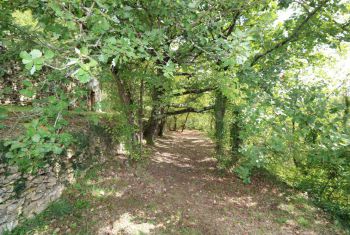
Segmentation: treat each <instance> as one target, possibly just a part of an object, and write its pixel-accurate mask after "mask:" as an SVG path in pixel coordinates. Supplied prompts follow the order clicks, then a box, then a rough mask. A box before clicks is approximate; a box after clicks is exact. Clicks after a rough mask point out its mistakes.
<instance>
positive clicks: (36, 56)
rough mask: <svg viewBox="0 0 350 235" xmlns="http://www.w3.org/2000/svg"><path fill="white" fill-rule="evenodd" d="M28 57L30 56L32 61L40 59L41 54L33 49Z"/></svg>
mask: <svg viewBox="0 0 350 235" xmlns="http://www.w3.org/2000/svg"><path fill="white" fill-rule="evenodd" d="M30 55H31V56H32V59H36V58H40V57H41V56H42V55H43V54H42V53H41V51H40V50H38V49H34V50H32V51H31V52H30Z"/></svg>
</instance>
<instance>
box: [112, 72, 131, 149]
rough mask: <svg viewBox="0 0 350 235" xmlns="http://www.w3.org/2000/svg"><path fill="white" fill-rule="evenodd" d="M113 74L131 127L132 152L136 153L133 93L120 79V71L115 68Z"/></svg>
mask: <svg viewBox="0 0 350 235" xmlns="http://www.w3.org/2000/svg"><path fill="white" fill-rule="evenodd" d="M111 72H112V75H113V78H114V80H115V81H116V84H117V90H118V95H119V99H120V102H121V103H122V105H123V112H124V114H125V116H126V119H127V123H128V125H129V127H130V135H129V139H130V147H131V151H134V150H135V146H136V143H137V137H136V132H135V116H134V112H133V110H132V106H133V104H134V101H133V98H132V95H131V91H130V89H129V87H128V86H127V84H126V82H125V81H124V80H123V79H122V78H121V77H119V74H118V70H117V69H116V68H115V67H114V68H112V70H111Z"/></svg>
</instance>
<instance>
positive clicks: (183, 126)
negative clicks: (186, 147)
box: [181, 113, 190, 132]
mask: <svg viewBox="0 0 350 235" xmlns="http://www.w3.org/2000/svg"><path fill="white" fill-rule="evenodd" d="M189 115H190V113H187V115H186V118H185V122H184V124H183V125H182V129H181V132H184V130H185V128H186V123H187V119H188V116H189Z"/></svg>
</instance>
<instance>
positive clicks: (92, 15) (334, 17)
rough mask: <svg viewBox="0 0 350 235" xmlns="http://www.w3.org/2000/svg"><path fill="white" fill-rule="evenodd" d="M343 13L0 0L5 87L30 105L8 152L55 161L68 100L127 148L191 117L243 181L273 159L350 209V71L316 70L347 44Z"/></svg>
mask: <svg viewBox="0 0 350 235" xmlns="http://www.w3.org/2000/svg"><path fill="white" fill-rule="evenodd" d="M349 12H350V3H349V1H344V0H343V1H340V0H332V1H331V0H310V1H288V0H265V1H253V0H244V1H243V0H237V1H228V0H222V1H212V0H204V1H195V0H183V1H170V0H159V1H149V0H128V1H123V0H84V1H83V0H69V1H68V0H63V1H51V0H49V1H36V0H31V1H22V0H15V1H6V0H3V1H1V3H0V18H1V21H0V36H1V38H0V52H1V56H0V66H1V67H0V77H1V83H0V87H1V92H0V98H1V101H2V102H3V103H10V104H25V105H31V107H33V111H32V113H31V115H33V117H34V120H33V121H31V122H30V123H29V124H28V127H27V129H26V133H25V134H24V135H23V136H21V137H20V138H15V139H9V140H6V141H5V143H4V146H5V148H4V149H6V152H7V153H6V154H4V156H3V158H4V159H5V160H6V161H9V162H11V163H13V164H17V165H18V166H19V167H20V168H21V169H23V171H29V172H35V171H36V170H37V169H38V168H39V167H40V166H43V165H44V164H46V163H48V162H51V161H52V160H53V159H52V158H50V157H48V156H56V155H59V154H61V153H62V152H63V151H64V149H65V147H66V146H68V145H69V143H71V141H72V138H71V136H69V135H68V134H67V133H66V132H65V127H66V126H67V124H68V122H67V121H65V118H66V116H67V115H68V114H69V112H68V110H73V111H71V112H82V111H83V112H84V111H87V110H90V111H97V112H98V111H103V112H108V113H110V114H111V115H110V116H109V119H110V122H112V123H113V124H114V125H113V126H110V127H108V130H109V132H110V133H111V135H113V136H114V137H115V138H116V139H118V140H119V141H122V142H124V143H125V144H126V146H127V148H128V150H129V153H130V157H131V159H140V158H141V157H142V144H141V143H142V138H145V140H146V141H147V143H148V144H153V142H154V139H155V137H157V136H162V135H163V131H164V129H165V128H168V129H170V130H183V129H184V128H185V127H186V125H187V126H188V127H191V128H197V129H201V130H206V131H208V132H209V135H210V136H211V137H212V138H213V139H214V141H215V143H216V157H217V159H218V167H219V168H224V169H229V170H232V171H235V172H236V173H237V174H238V175H239V176H240V177H241V178H242V179H243V180H244V181H245V182H247V183H249V182H250V175H251V172H252V170H253V169H255V168H265V169H268V170H269V171H271V172H272V173H273V174H276V175H278V176H279V177H281V179H283V180H284V181H286V182H287V183H288V184H290V185H292V186H294V187H298V188H301V189H302V190H304V191H306V192H308V193H309V195H310V196H311V197H313V198H315V199H316V201H317V202H319V203H320V205H322V206H323V207H324V208H326V209H328V210H331V211H332V212H334V213H335V214H338V215H339V216H340V217H341V218H342V219H343V220H344V221H349V220H350V204H349V203H350V198H349V195H350V152H349V151H350V130H349V121H348V118H349V115H350V114H349V106H350V101H349V89H350V88H349V85H350V84H349V83H346V79H349V75H343V76H344V77H345V79H344V81H341V82H338V83H337V84H336V87H335V88H334V84H332V85H330V83H328V82H327V81H334V80H335V79H337V78H332V77H327V74H326V72H324V73H322V72H318V71H317V70H318V69H317V68H321V67H322V66H325V65H327V64H330V63H333V62H332V59H331V58H329V57H328V56H326V55H325V53H322V52H327V50H331V51H333V52H334V51H335V52H337V53H340V52H341V51H347V50H348V47H349V44H348V42H349V39H350V38H349V36H350V34H349V32H350V29H349V23H350V21H349ZM312 68H313V70H312ZM310 70H312V71H311V72H310ZM308 71H309V73H311V74H313V76H308V75H307V73H308ZM305 77H309V79H308V81H307V80H305V79H303V78H305ZM316 78H320V79H318V80H317V79H316ZM332 79H333V80H332ZM313 80H315V81H316V80H317V81H318V82H311V81H313ZM339 80H340V79H339ZM4 119H6V110H5V109H3V108H1V109H0V120H4ZM2 127H4V125H2Z"/></svg>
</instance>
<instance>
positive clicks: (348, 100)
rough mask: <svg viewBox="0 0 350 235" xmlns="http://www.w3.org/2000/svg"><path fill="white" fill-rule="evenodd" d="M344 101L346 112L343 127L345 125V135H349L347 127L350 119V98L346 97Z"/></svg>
mask: <svg viewBox="0 0 350 235" xmlns="http://www.w3.org/2000/svg"><path fill="white" fill-rule="evenodd" d="M344 101H345V110H344V118H343V125H344V130H345V133H347V132H349V130H348V128H347V125H348V119H349V113H350V97H349V96H347V95H345V96H344Z"/></svg>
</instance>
